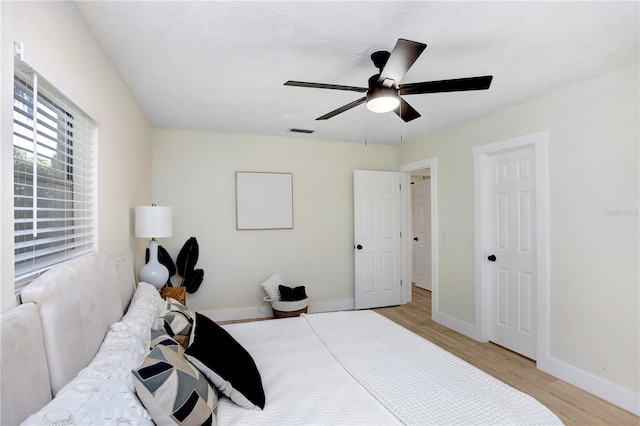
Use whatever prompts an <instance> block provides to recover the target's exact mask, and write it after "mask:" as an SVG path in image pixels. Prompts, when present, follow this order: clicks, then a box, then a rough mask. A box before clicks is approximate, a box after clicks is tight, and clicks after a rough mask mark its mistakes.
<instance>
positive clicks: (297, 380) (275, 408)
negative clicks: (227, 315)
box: [217, 311, 562, 425]
mask: <svg viewBox="0 0 640 426" xmlns="http://www.w3.org/2000/svg"><path fill="white" fill-rule="evenodd" d="M225 329H226V330H227V331H228V332H229V333H230V334H231V335H232V336H233V337H234V338H235V339H236V340H237V341H238V342H240V343H241V344H242V345H243V346H244V347H245V348H246V349H247V350H248V351H249V353H250V354H251V355H252V356H253V358H254V360H255V362H256V365H257V366H258V369H259V370H260V373H261V375H262V380H263V386H264V391H265V395H266V404H265V408H264V410H263V411H253V410H246V409H242V408H240V407H239V406H237V405H235V404H234V403H233V402H231V401H230V400H229V399H227V398H221V399H220V401H219V404H218V411H217V416H218V424H220V425H232V424H306V425H308V424H323V425H326V424H354V425H356V424H367V425H370V424H385V425H391V424H421V425H424V424H510V425H516V424H522V425H525V424H532V425H533V424H535V425H543V424H548V425H552V424H562V423H561V421H560V420H559V419H558V417H557V416H556V415H555V414H553V413H552V412H551V411H550V410H548V409H547V408H546V407H544V406H543V405H542V404H540V403H539V402H538V401H536V400H535V399H534V398H532V397H530V396H529V395H526V394H524V393H522V392H520V391H518V390H516V389H514V388H512V387H510V386H508V385H506V384H504V383H503V382H501V381H499V380H497V379H495V378H494V377H492V376H490V375H488V374H486V373H484V372H483V371H481V370H479V369H477V368H476V367H474V366H472V365H470V364H468V363H466V362H465V361H463V360H461V359H459V358H457V357H455V356H454V355H452V354H450V353H449V352H446V351H445V350H443V349H441V348H440V347H438V346H436V345H434V344H432V343H430V342H428V341H427V340H425V339H423V338H422V337H420V336H417V335H415V334H414V333H412V332H410V331H409V330H407V329H405V328H403V327H401V326H399V325H397V324H396V323H394V322H392V321H390V320H388V319H387V318H385V317H383V316H381V315H379V314H377V313H375V312H372V311H349V312H335V313H323V314H311V315H303V316H301V317H298V318H286V319H278V320H271V321H261V322H254V323H242V324H231V325H226V326H225Z"/></svg>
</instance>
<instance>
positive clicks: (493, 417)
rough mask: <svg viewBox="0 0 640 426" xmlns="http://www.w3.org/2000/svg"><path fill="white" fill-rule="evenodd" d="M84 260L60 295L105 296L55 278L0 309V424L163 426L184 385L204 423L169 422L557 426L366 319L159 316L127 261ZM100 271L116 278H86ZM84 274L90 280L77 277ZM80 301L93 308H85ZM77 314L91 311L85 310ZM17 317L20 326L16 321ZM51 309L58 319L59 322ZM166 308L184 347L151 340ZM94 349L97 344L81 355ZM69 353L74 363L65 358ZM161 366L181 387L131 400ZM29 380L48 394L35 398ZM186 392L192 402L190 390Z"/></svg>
mask: <svg viewBox="0 0 640 426" xmlns="http://www.w3.org/2000/svg"><path fill="white" fill-rule="evenodd" d="M95 260H96V259H95V258H94V259H92V260H90V261H85V262H84V263H83V262H80V263H77V264H72V265H71V269H69V268H68V267H67V269H66V270H64V271H63V272H64V275H63V276H64V277H65V278H67V282H66V283H65V285H66V286H69V285H70V284H69V282H68V277H69V276H71V277H72V278H71V281H72V282H73V281H74V280H78V281H82V284H86V282H87V281H86V280H87V279H90V278H91V277H93V278H94V279H97V280H101V278H99V277H100V276H108V277H110V278H109V279H108V280H107V281H109V282H110V284H109V285H110V286H111V287H110V293H109V294H110V295H111V296H108V295H106V294H104V293H100V291H97V292H98V293H99V294H98V297H94V296H92V295H91V294H88V293H86V294H83V297H82V298H79V297H73V291H71V292H69V291H67V292H64V291H63V290H61V289H60V288H58V287H57V284H56V281H58V279H59V278H61V276H60V275H59V273H58V272H54V273H53V274H51V276H50V277H49V279H48V281H47V285H46V286H42V285H41V284H38V283H35V285H34V286H33V289H32V290H30V291H28V292H27V296H28V300H29V301H28V302H26V303H24V304H23V305H21V306H18V307H17V308H14V309H12V310H10V311H9V312H3V315H2V319H3V320H2V333H3V336H2V339H3V341H2V343H3V345H2V361H3V362H2V386H3V389H2V390H3V392H2V424H16V423H20V422H23V423H24V424H27V425H36V424H38V425H42V424H83V425H85V424H86V425H89V424H95V425H107V424H136V425H145V424H148V425H152V424H154V423H155V424H171V422H173V421H175V419H176V417H175V416H174V417H171V413H173V412H178V410H175V411H171V409H169V408H168V406H169V405H171V404H173V403H174V401H173V400H171V404H170V403H169V402H167V398H168V396H167V395H173V396H175V394H180V393H185V386H186V388H188V387H189V386H191V385H189V384H190V383H196V382H197V383H199V384H194V385H193V386H194V388H195V389H196V390H197V389H200V388H198V386H200V385H201V384H203V386H204V388H202V389H201V390H198V392H199V393H198V394H197V395H198V396H197V397H194V398H196V399H198V401H197V402H195V403H194V404H192V406H190V407H197V408H198V410H201V411H202V412H204V414H203V416H204V417H195V415H192V414H193V413H195V412H196V411H197V410H196V409H195V408H194V409H193V412H191V411H190V412H189V413H186V415H185V408H184V407H186V404H183V405H181V407H180V408H181V409H182V411H180V413H181V414H180V415H179V416H178V418H179V419H180V420H181V421H182V423H183V424H202V423H205V424H206V423H207V422H211V423H212V424H215V423H217V424H220V425H244V424H247V425H248V424H251V425H275V424H277V425H283V424H305V425H307V424H308V425H314V424H318V425H329V424H342V425H345V424H349V425H358V424H363V425H364V424H367V425H371V424H384V425H392V424H510V425H515V424H535V425H542V424H549V425H551V424H561V422H560V420H559V419H558V417H557V416H555V415H554V414H553V413H552V412H551V411H549V410H548V409H547V408H546V407H544V406H543V405H542V404H540V403H539V402H538V401H536V400H535V399H533V398H532V397H530V396H528V395H526V394H524V393H522V392H519V391H517V390H515V389H513V388H511V387H509V386H507V385H506V384H504V383H502V382H500V381H499V380H497V379H495V378H493V377H491V376H489V375H487V374H486V373H484V372H482V371H480V370H478V369H477V368H475V367H473V366H471V365H470V364H467V363H466V362H464V361H462V360H460V359H459V358H457V357H455V356H453V355H452V354H450V353H448V352H446V351H444V350H442V349H441V348H439V347H437V346H435V345H433V344H431V343H430V342H428V341H426V340H424V339H423V338H421V337H419V336H417V335H415V334H413V333H411V332H409V331H408V330H406V329H404V328H403V327H401V326H399V325H397V324H396V323H394V322H392V321H390V320H388V319H386V318H384V317H383V316H381V315H378V314H376V313H374V312H372V311H346V312H332V313H321V314H308V315H302V316H300V317H295V318H283V319H274V320H267V321H256V322H250V323H241V324H229V325H224V326H219V325H217V324H215V323H214V322H213V321H211V320H210V319H208V318H206V317H204V316H202V315H201V314H199V313H196V312H191V311H189V310H188V308H184V309H183V310H181V311H178V310H173V309H172V308H171V306H176V305H171V303H172V302H170V303H169V304H167V302H165V301H163V300H162V299H161V298H160V296H159V294H158V292H157V290H155V289H154V288H153V287H152V286H150V285H148V284H145V283H140V284H139V285H138V286H137V287H136V288H135V290H134V289H133V287H131V288H130V289H129V286H133V285H134V284H132V283H131V280H132V277H129V276H128V274H129V273H128V272H122V271H123V270H128V268H129V267H130V266H131V265H130V263H127V262H124V263H122V262H120V263H117V262H115V263H114V262H112V261H106V262H104V259H102V260H103V262H101V265H99V266H98V267H97V266H96V265H95V263H96V262H95ZM114 264H115V265H116V266H118V268H119V269H118V270H119V271H120V272H118V271H110V272H109V271H100V268H104V267H108V268H113V267H114ZM123 265H124V266H123ZM96 267H97V269H96ZM122 268H123V269H122ZM87 269H90V270H93V271H94V272H93V273H90V274H87V273H86V270H87ZM50 272H51V271H50ZM106 272H108V273H106ZM69 274H71V275H69ZM123 274H124V275H123ZM46 275H47V274H45V276H46ZM123 276H126V277H125V278H122V277H123ZM118 277H121V278H122V279H120V280H119V279H118ZM54 278H57V279H54ZM115 282H122V286H123V289H114V288H113V285H114V283H115ZM119 285H120V284H119ZM30 286H31V285H30ZM85 287H87V286H86V285H85ZM27 288H28V287H27ZM87 288H88V287H87ZM121 290H122V291H121ZM74 291H75V290H74ZM83 291H85V292H86V289H84V290H83ZM113 294H116V295H117V297H115V296H113ZM43 295H44V296H47V297H42V296H43ZM58 296H60V297H58ZM105 297H111V301H112V302H113V303H114V305H116V306H115V307H116V308H117V309H111V308H107V307H105V306H104V303H105V300H106V299H105ZM127 298H129V300H127ZM83 300H84V301H85V303H81V302H82V301H83ZM87 300H89V301H87ZM91 300H96V301H102V303H97V304H95V305H91V304H92V303H93V302H91ZM78 304H79V305H78ZM87 304H90V305H91V306H93V310H91V309H86V305H87ZM59 305H60V306H59ZM61 306H63V307H64V309H61ZM83 306H84V308H83ZM26 311H28V314H27V315H28V318H27V317H23V315H24V313H25V312H26ZM120 311H121V312H122V316H121V317H120V318H117V319H116V320H114V321H113V322H112V323H110V324H106V323H105V320H104V319H100V318H96V316H97V317H103V316H104V317H105V318H112V317H113V316H116V317H117V316H119V314H118V312H120ZM56 312H58V313H60V312H64V314H63V318H62V319H63V320H62V321H59V318H56V315H57V314H56ZM170 312H179V313H180V315H183V314H184V315H186V316H189V315H190V316H191V317H192V319H193V322H191V323H190V325H191V327H190V329H189V330H187V334H188V339H187V342H186V345H185V346H186V348H185V347H183V346H182V345H180V344H179V343H177V342H176V339H174V337H176V336H175V334H180V333H177V332H176V333H174V332H167V334H166V336H169V337H166V336H165V335H164V334H163V333H165V331H163V328H164V329H165V330H166V329H167V327H166V326H167V321H166V318H167V317H168V313H170ZM69 315H71V316H69ZM73 315H77V316H78V317H77V318H74V317H73ZM180 315H177V317H180ZM169 317H170V315H169ZM34 319H35V320H38V321H35V320H34ZM36 322H37V324H36ZM106 322H109V320H108V319H107V320H106ZM177 323H179V321H175V322H172V323H171V324H172V325H174V324H177ZM16 324H19V326H17V325H16ZM53 324H56V325H55V327H52V325H53ZM92 324H93V325H92ZM183 325H184V324H183ZM31 328H35V329H36V330H31ZM25 329H28V330H26V331H25ZM152 329H155V330H157V331H155V332H152V331H151V330H152ZM169 329H171V326H170V327H169ZM7 330H12V331H7ZM17 330H19V333H17ZM96 330H100V331H99V332H96ZM171 330H173V329H171ZM173 331H175V330H173ZM154 333H155V334H154ZM5 334H6V335H5ZM100 334H103V335H102V336H99V335H100ZM96 335H97V336H96ZM18 336H21V337H20V338H21V339H22V342H28V345H29V346H30V348H29V350H28V351H26V352H24V351H23V352H22V353H18V352H19V351H18V352H16V349H15V345H9V347H10V348H11V351H12V353H9V354H8V355H7V353H6V351H7V350H9V349H7V344H8V342H9V341H10V340H9V339H18V338H19V337H18ZM70 336H75V337H74V338H72V339H71V338H70ZM78 336H85V337H87V338H85V337H82V338H78ZM39 339H41V342H42V343H41V346H42V347H41V346H40V344H39V342H38V340H39ZM96 339H99V344H98V345H97V346H96V347H95V348H92V347H91V345H92V344H93V343H92V342H93V341H94V340H96ZM69 340H71V344H70V345H69V342H68V341H69ZM52 342H55V345H53V343H52ZM154 345H155V346H154ZM164 345H166V346H164ZM176 345H177V346H176ZM21 347H22V346H21ZM152 347H153V348H152ZM54 350H55V351H57V353H54V352H53V351H54ZM242 351H244V352H242ZM75 352H81V353H82V356H79V357H76V356H75V355H74V356H71V354H74V353H75ZM241 352H242V353H244V354H245V355H242V354H241ZM167 354H170V355H167ZM239 354H240V355H239ZM158 355H160V356H158ZM201 356H203V357H204V358H200V357H201ZM213 356H215V357H218V358H219V359H218V362H220V360H222V361H224V363H225V365H224V366H223V367H224V368H222V369H221V370H219V371H218V370H216V371H213V372H212V371H209V369H208V367H211V365H209V364H207V361H206V359H207V357H213ZM243 356H246V357H248V358H243ZM69 357H71V358H74V359H73V360H72V362H71V364H73V365H72V366H71V367H70V366H69V365H65V364H64V363H61V362H62V361H61V360H66V358H69ZM5 358H6V361H7V363H5ZM43 358H44V363H43ZM173 358H175V359H176V360H177V361H176V362H177V363H178V364H179V365H178V366H177V367H175V366H173V370H171V372H172V374H173V375H172V376H171V377H173V378H175V377H181V376H180V375H181V374H182V375H184V372H185V371H187V370H188V371H189V374H190V376H189V375H187V376H189V380H188V381H183V382H181V381H180V380H177V379H176V380H177V381H176V380H174V381H171V380H167V381H165V382H164V383H165V384H164V385H163V386H166V387H168V388H170V390H169V391H167V392H164V394H163V396H161V397H158V396H157V395H158V394H159V393H160V392H156V393H155V394H153V393H149V394H145V390H144V389H145V388H144V386H146V384H145V382H144V380H145V379H146V378H147V377H151V376H145V371H147V370H145V368H151V367H154V368H156V367H157V366H158V365H159V364H160V362H159V361H158V360H159V359H162V362H161V364H162V365H166V364H170V363H169V362H168V361H167V360H169V359H173ZM200 361H202V362H200ZM199 362H200V364H198V363H199ZM202 363H205V364H207V365H202ZM243 363H244V364H243ZM43 364H44V365H43ZM225 369H226V370H225ZM252 369H255V372H254V373H252V374H253V375H250V376H251V379H252V380H253V382H251V383H249V384H248V385H247V383H243V382H242V380H243V379H246V378H247V377H246V376H247V372H248V371H253V370H252ZM214 370H215V368H214ZM18 371H22V372H23V373H17V372H18ZM24 371H29V372H34V371H35V372H37V373H36V374H35V376H37V377H34V378H29V379H28V380H24V374H25V373H24ZM222 371H224V374H223V373H222ZM227 371H230V373H228V374H230V375H229V376H227V375H226V374H227ZM11 372H13V373H11ZM176 372H177V373H176ZM216 372H217V373H220V375H224V377H220V376H215V374H216ZM210 374H214V376H215V377H211V376H210ZM234 375H238V377H240V378H241V379H239V380H240V381H238V382H236V381H235V380H236V379H235V376H234ZM20 376H22V379H21V378H20ZM140 377H142V379H141V378H140ZM153 377H155V376H153ZM216 380H222V381H216ZM178 382H179V383H178ZM43 383H44V384H45V385H46V386H49V389H47V392H44V395H42V394H43V392H42V391H41V387H42V386H43ZM176 383H178V385H176ZM185 383H186V384H185ZM240 385H242V386H240ZM172 386H173V387H172ZM175 386H178V387H177V388H176V387H175ZM247 386H248V387H247ZM257 387H260V389H259V390H260V391H262V394H263V396H264V400H263V401H262V403H257V404H258V405H260V404H262V405H263V407H262V409H260V408H259V407H258V406H256V405H253V406H252V405H251V403H252V402H254V398H253V396H252V395H253V394H251V392H253V391H256V388H257ZM9 389H11V390H12V392H10V393H8V392H7V390H9ZM38 389H40V390H38ZM154 389H158V387H157V386H156V388H154ZM175 389H179V390H178V391H176V390H175ZM189 389H190V388H189ZM190 392H191V390H189V392H186V393H188V394H189V395H191V396H193V395H194V393H193V392H195V391H193V392H192V393H190ZM234 392H235V393H234ZM258 393H259V392H258ZM150 395H151V396H150ZM227 395H229V396H227ZM238 395H239V396H240V397H246V400H242V399H241V398H240V399H239V398H238ZM173 396H172V397H173ZM150 397H151V398H152V399H149V398H150ZM247 400H249V402H247ZM247 404H248V405H247ZM209 409H210V410H211V411H210V413H209V414H207V413H206V412H207V410H209ZM7 410H9V412H7ZM159 411H160V412H159ZM162 411H168V412H169V414H167V413H166V412H162Z"/></svg>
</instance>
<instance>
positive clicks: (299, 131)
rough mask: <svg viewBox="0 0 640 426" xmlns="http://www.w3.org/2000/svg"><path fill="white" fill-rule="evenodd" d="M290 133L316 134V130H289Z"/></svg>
mask: <svg viewBox="0 0 640 426" xmlns="http://www.w3.org/2000/svg"><path fill="white" fill-rule="evenodd" d="M289 131H290V132H291V133H307V134H309V133H313V132H314V130H309V129H289Z"/></svg>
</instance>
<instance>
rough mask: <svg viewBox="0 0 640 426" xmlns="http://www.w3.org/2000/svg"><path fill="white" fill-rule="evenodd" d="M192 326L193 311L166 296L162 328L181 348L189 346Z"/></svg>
mask: <svg viewBox="0 0 640 426" xmlns="http://www.w3.org/2000/svg"><path fill="white" fill-rule="evenodd" d="M192 326H193V313H192V312H191V310H189V308H187V307H186V306H185V305H183V304H182V303H180V302H178V301H177V300H175V299H172V298H171V297H169V298H167V312H166V313H165V314H164V329H165V331H166V332H167V334H169V336H171V337H173V338H174V339H175V340H176V341H177V342H178V343H180V344H181V345H182V347H183V348H185V349H186V348H187V346H189V337H190V336H191V328H192Z"/></svg>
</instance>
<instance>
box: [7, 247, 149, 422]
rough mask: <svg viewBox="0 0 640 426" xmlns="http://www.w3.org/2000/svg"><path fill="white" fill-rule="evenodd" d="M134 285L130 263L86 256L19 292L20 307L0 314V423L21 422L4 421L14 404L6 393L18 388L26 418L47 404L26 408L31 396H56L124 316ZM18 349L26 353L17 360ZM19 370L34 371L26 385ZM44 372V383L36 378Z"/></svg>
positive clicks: (118, 259)
mask: <svg viewBox="0 0 640 426" xmlns="http://www.w3.org/2000/svg"><path fill="white" fill-rule="evenodd" d="M135 286H136V283H135V277H134V273H133V265H132V263H131V261H130V260H128V259H126V258H124V257H122V258H114V257H111V256H108V255H103V254H90V255H85V256H81V257H78V258H76V259H73V260H70V261H68V262H65V263H63V264H60V265H57V266H55V267H54V268H52V269H50V270H49V271H47V272H46V273H45V274H43V275H42V276H40V277H38V278H37V279H36V280H34V281H33V282H32V283H30V284H29V285H28V286H26V287H25V288H24V289H23V290H22V293H21V299H22V305H19V306H17V307H16V308H13V309H10V310H9V311H7V312H3V313H2V330H1V333H2V354H1V356H2V391H3V392H2V422H3V424H4V423H5V421H9V420H16V419H20V417H6V416H8V415H10V414H11V413H6V412H5V410H8V408H7V406H8V405H10V404H13V402H11V403H10V402H9V400H8V399H6V398H5V396H6V395H5V392H4V391H5V389H7V394H9V393H11V392H15V390H16V389H20V391H19V393H20V395H21V396H20V397H19V398H20V399H21V401H29V402H28V403H27V405H29V407H28V409H29V410H30V411H26V413H23V414H26V415H28V414H31V413H32V412H34V411H36V410H37V409H39V408H40V407H42V405H44V404H45V403H46V402H47V401H44V403H41V402H38V403H37V404H36V403H35V401H34V404H35V407H31V405H30V403H31V400H32V399H34V398H33V397H31V395H32V394H33V395H39V394H42V395H39V396H38V397H37V398H36V399H37V400H38V401H40V400H41V399H45V398H46V397H47V394H48V399H51V397H52V396H53V397H55V395H56V394H57V393H58V391H59V390H60V389H61V388H62V387H63V386H64V385H65V384H67V383H68V382H69V381H71V379H73V378H74V377H75V376H76V375H77V373H78V372H79V371H80V370H81V369H82V368H84V367H85V366H87V364H89V362H90V361H91V360H92V359H93V358H94V356H95V355H96V353H97V352H98V349H99V347H100V345H101V343H102V341H103V340H104V337H105V335H106V334H107V332H108V331H109V327H110V326H111V324H113V323H114V322H117V321H119V320H120V319H121V318H122V316H123V314H124V313H125V312H126V309H127V307H128V305H129V301H130V300H131V296H132V295H133V292H134V290H135ZM24 336H26V337H27V340H26V341H25V337H24ZM38 339H40V343H38ZM20 351H22V352H28V355H26V356H25V357H24V358H22V359H21V356H22V352H20ZM43 354H44V359H46V362H44V365H43V358H42V355H43ZM5 357H8V359H10V360H11V363H14V364H11V363H8V362H6V361H8V359H5ZM18 368H20V369H21V370H22V371H25V369H30V368H35V372H34V373H33V374H34V379H33V380H30V381H25V380H24V378H23V376H20V375H18V373H17V369H18ZM14 369H15V371H14ZM43 370H44V371H47V372H48V377H47V379H48V380H47V382H48V383H44V382H43V381H41V380H40V375H41V373H42V371H43ZM35 376H37V380H36V378H35ZM36 381H37V383H35V382H36ZM47 385H50V386H47ZM47 388H48V389H49V390H47V391H46V392H43V390H44V389H47ZM16 398H18V397H16ZM21 403H22V402H21ZM14 414H17V413H14ZM24 417H26V416H24ZM24 417H22V419H24ZM17 421H18V422H20V421H21V420H17Z"/></svg>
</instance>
